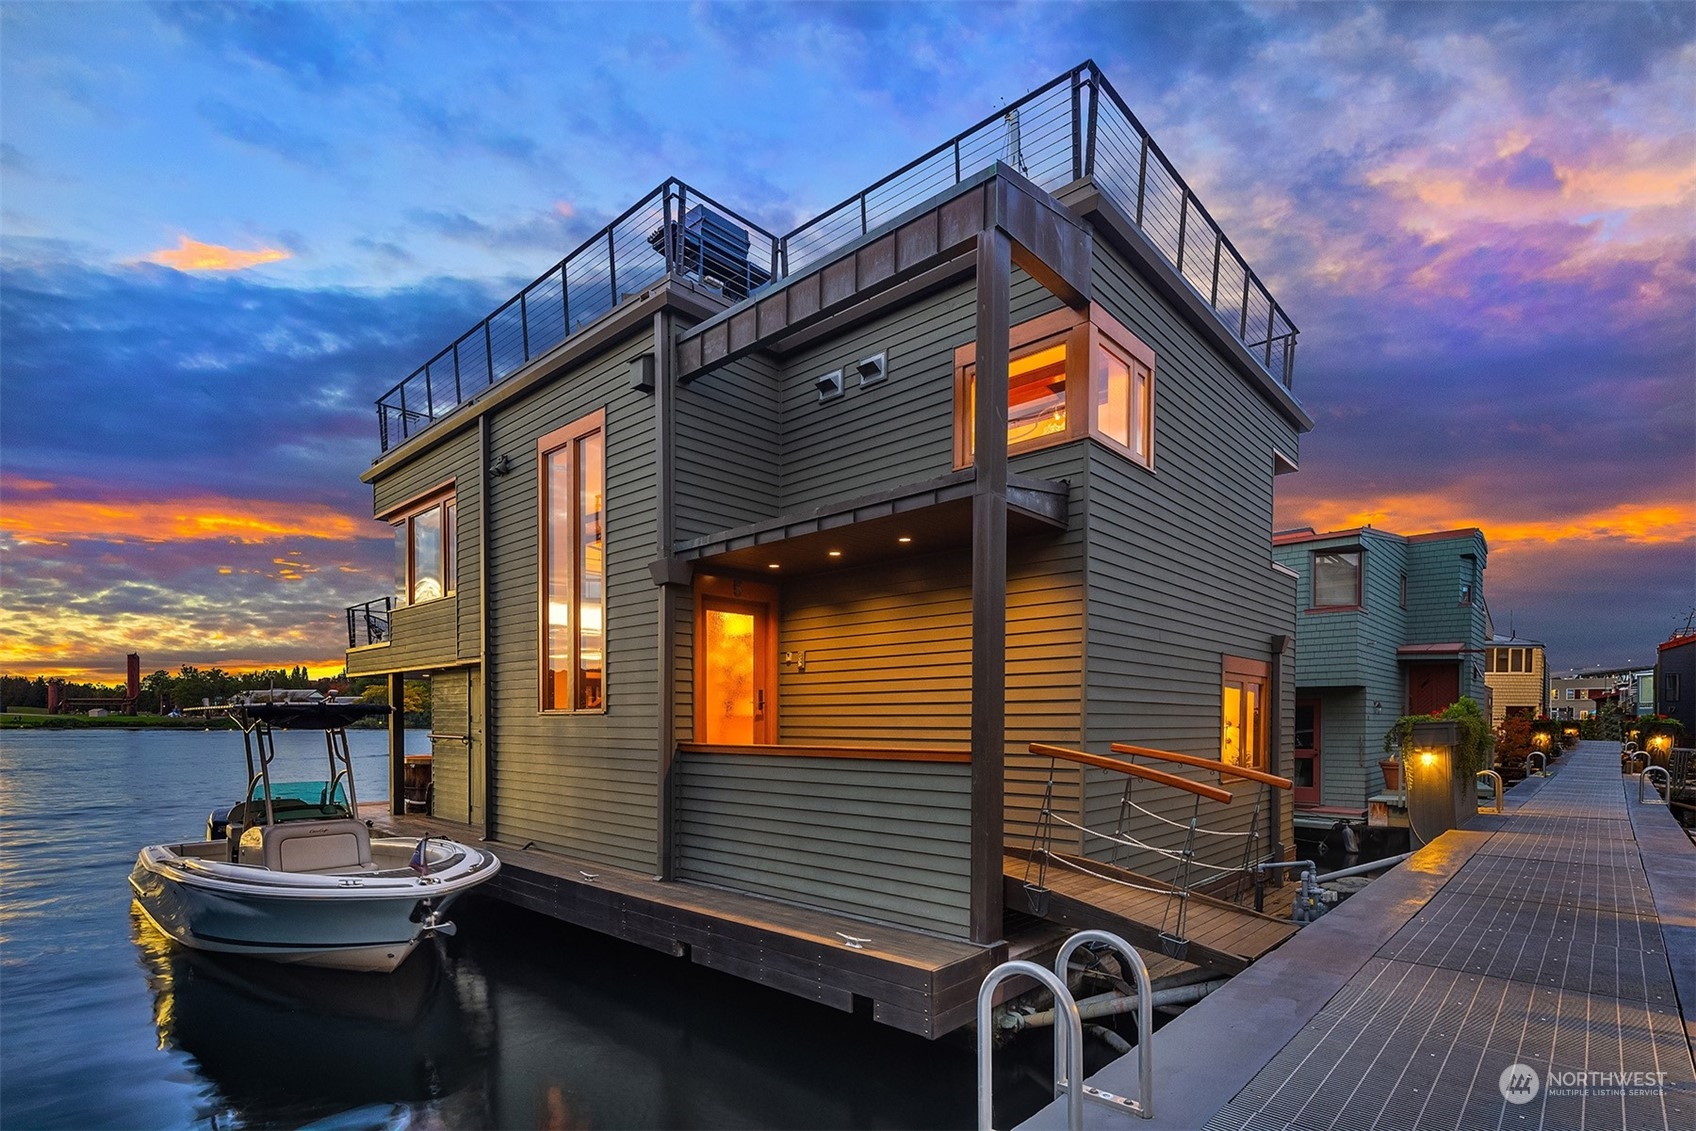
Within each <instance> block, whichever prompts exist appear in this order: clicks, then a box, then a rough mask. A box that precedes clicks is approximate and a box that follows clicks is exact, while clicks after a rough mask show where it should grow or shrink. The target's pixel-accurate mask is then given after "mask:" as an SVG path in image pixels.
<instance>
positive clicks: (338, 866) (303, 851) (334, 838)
mask: <svg viewBox="0 0 1696 1131" xmlns="http://www.w3.org/2000/svg"><path fill="white" fill-rule="evenodd" d="M261 836H262V842H263V856H262V859H263V861H264V864H265V867H267V868H269V869H271V870H272V871H273V872H338V871H359V870H362V869H367V868H370V867H371V830H370V829H368V828H366V827H365V824H364V822H362V821H354V820H340V821H300V822H297V823H294V824H287V825H271V826H269V827H268V828H266V829H264V830H263V831H262V834H261Z"/></svg>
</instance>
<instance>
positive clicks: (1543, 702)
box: [1484, 636, 1551, 727]
mask: <svg viewBox="0 0 1696 1131" xmlns="http://www.w3.org/2000/svg"><path fill="white" fill-rule="evenodd" d="M1484 683H1485V685H1486V686H1488V687H1489V688H1490V722H1491V724H1492V725H1493V726H1498V727H1499V726H1501V725H1502V722H1503V720H1505V719H1506V718H1507V717H1508V716H1509V715H1523V716H1525V717H1526V718H1530V719H1535V718H1539V717H1541V716H1543V715H1545V714H1547V713H1548V711H1549V708H1550V706H1551V702H1550V699H1549V661H1548V649H1547V648H1546V647H1545V646H1544V644H1543V642H1542V641H1541V640H1526V639H1525V638H1524V637H1520V636H1492V637H1490V642H1489V643H1488V644H1486V645H1485V646H1484Z"/></svg>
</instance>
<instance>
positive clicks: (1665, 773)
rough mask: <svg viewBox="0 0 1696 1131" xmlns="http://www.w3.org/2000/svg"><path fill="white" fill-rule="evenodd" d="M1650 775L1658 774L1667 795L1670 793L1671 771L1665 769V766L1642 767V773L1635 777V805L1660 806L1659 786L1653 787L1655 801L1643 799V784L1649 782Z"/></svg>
mask: <svg viewBox="0 0 1696 1131" xmlns="http://www.w3.org/2000/svg"><path fill="white" fill-rule="evenodd" d="M1650 774H1660V775H1661V778H1662V780H1663V784H1665V786H1666V787H1667V793H1669V794H1670V793H1672V771H1671V770H1669V769H1667V768H1666V767H1665V766H1644V767H1643V772H1642V773H1640V774H1638V775H1637V804H1639V805H1659V804H1661V795H1660V794H1661V790H1660V786H1656V787H1655V800H1653V801H1645V800H1644V799H1643V783H1644V782H1646V781H1648V780H1649V775H1650Z"/></svg>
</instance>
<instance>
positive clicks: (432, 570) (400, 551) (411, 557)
mask: <svg viewBox="0 0 1696 1131" xmlns="http://www.w3.org/2000/svg"><path fill="white" fill-rule="evenodd" d="M456 513H457V508H456V506H455V504H454V496H453V495H452V494H451V493H450V494H446V495H437V496H435V497H434V498H432V499H430V500H428V501H427V502H424V503H419V504H413V505H412V506H410V507H409V508H408V510H407V511H406V513H404V514H402V515H401V516H400V517H398V518H391V519H390V522H391V523H393V525H394V530H395V604H396V605H417V604H420V603H422V602H424V601H434V600H436V599H437V598H439V597H446V596H448V595H450V594H451V593H453V591H454V589H455V587H456V585H457V584H458V579H457V578H456V577H455V576H454V574H455V570H454V556H455V555H454V520H455V517H456Z"/></svg>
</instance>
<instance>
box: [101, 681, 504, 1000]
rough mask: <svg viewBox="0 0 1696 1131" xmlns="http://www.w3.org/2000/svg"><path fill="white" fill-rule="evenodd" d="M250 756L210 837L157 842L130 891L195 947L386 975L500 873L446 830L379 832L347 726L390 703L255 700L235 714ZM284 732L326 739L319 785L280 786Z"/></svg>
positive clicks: (279, 696)
mask: <svg viewBox="0 0 1696 1131" xmlns="http://www.w3.org/2000/svg"><path fill="white" fill-rule="evenodd" d="M214 710H221V711H223V712H225V713H227V714H228V715H229V717H230V718H231V719H233V720H234V721H235V723H236V725H237V727H239V728H240V730H241V733H242V738H243V746H244V749H245V751H246V754H247V790H246V792H245V793H243V795H242V798H241V800H240V801H238V802H237V803H235V804H234V805H231V806H230V807H229V808H228V809H223V810H216V811H214V812H213V813H212V814H211V816H210V817H209V818H208V819H207V822H206V839H204V840H199V841H189V842H186V843H183V844H150V845H148V846H147V847H145V848H143V849H142V850H141V852H140V854H139V855H138V856H137V857H136V862H135V868H134V870H133V871H132V872H131V873H130V886H131V887H132V888H134V889H135V898H136V902H137V903H138V904H139V905H140V907H141V910H142V912H143V913H144V914H145V915H146V916H147V917H148V919H150V920H152V922H153V924H154V925H155V926H156V927H158V928H159V930H160V931H161V932H163V933H164V934H166V935H168V936H169V937H170V938H172V939H174V940H175V941H177V942H178V943H180V944H182V945H183V946H187V947H193V948H195V949H197V950H209V951H223V952H226V953H234V954H245V955H251V956H253V957H257V958H264V959H269V960H271V961H273V962H284V963H298V964H301V965H306V966H323V967H330V968H333V969H342V970H364V971H372V972H377V973H388V972H390V971H392V970H394V969H395V967H397V966H399V965H400V964H401V963H402V962H404V961H406V958H407V956H408V955H409V954H411V953H412V951H413V950H414V949H415V948H416V947H417V946H418V944H419V942H420V941H421V940H423V939H424V938H426V937H427V936H430V935H436V934H452V933H453V930H454V926H453V924H452V923H451V922H449V921H448V920H447V919H445V918H444V917H443V916H444V915H445V914H446V912H447V909H448V907H449V905H450V904H452V903H453V901H454V900H455V899H457V898H458V897H459V896H460V895H463V894H464V893H465V892H467V891H469V890H470V889H471V888H474V887H476V886H477V885H478V884H481V883H484V882H485V881H487V880H489V879H491V878H493V877H494V875H495V873H496V872H497V871H499V869H500V861H499V860H498V859H496V858H495V856H494V854H493V853H490V852H486V851H484V850H482V849H479V848H473V847H471V846H469V845H465V844H460V843H458V842H456V841H453V840H449V839H447V838H444V837H438V836H425V837H422V838H415V837H383V836H373V835H372V826H371V824H370V823H369V822H367V821H363V820H360V819H359V801H358V797H357V795H356V793H355V790H354V782H353V760H352V757H351V755H350V754H349V752H348V740H347V727H348V725H349V724H351V723H354V722H357V721H358V720H360V719H365V718H370V717H373V716H375V715H386V714H387V713H388V712H389V707H388V706H387V705H384V704H372V703H366V702H364V701H363V700H359V699H351V698H345V697H344V698H326V697H323V696H320V695H317V694H315V693H305V692H281V691H279V692H258V693H253V694H249V695H247V696H244V697H242V698H240V699H238V700H237V701H234V702H232V703H231V704H229V705H228V706H227V707H223V708H214ZM278 731H318V732H321V733H322V735H323V738H324V748H325V753H326V757H327V765H328V772H327V775H326V777H325V779H324V780H322V781H289V782H283V781H275V780H273V779H272V776H271V769H272V764H273V761H274V760H275V758H276V753H277V746H276V736H277V732H278Z"/></svg>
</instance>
